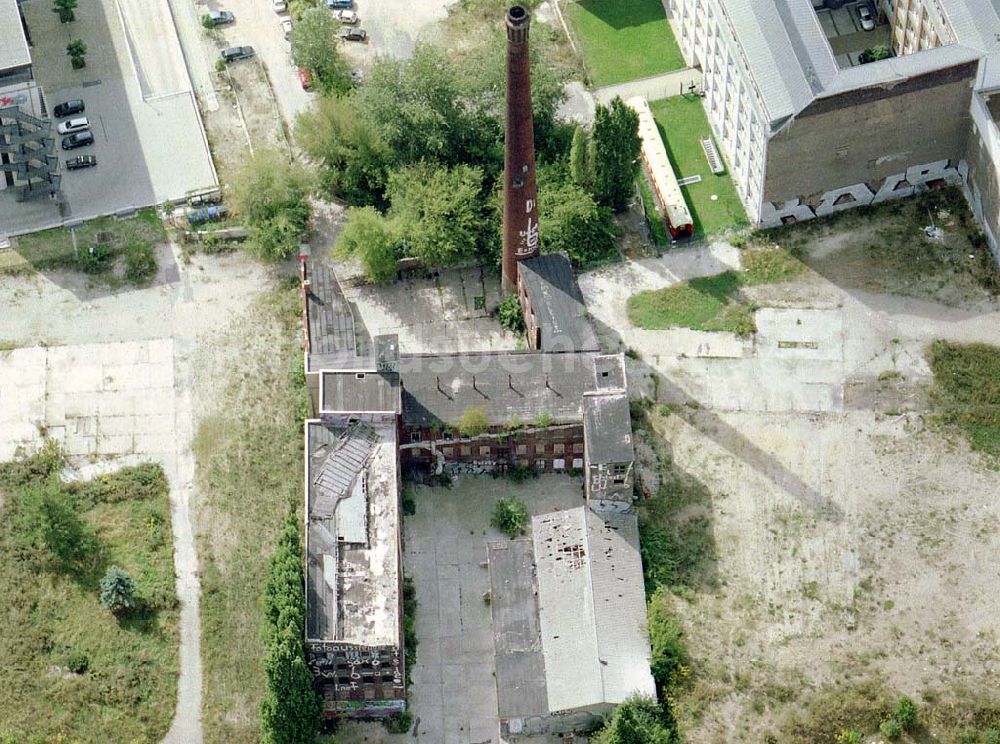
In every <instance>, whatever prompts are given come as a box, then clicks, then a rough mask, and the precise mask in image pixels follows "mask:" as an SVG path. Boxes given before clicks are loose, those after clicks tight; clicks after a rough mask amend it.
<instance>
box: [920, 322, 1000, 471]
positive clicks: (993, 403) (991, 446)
mask: <svg viewBox="0 0 1000 744" xmlns="http://www.w3.org/2000/svg"><path fill="white" fill-rule="evenodd" d="M928 361H929V362H930V365H931V370H932V371H933V372H934V382H935V388H934V391H933V394H932V396H931V401H932V403H933V405H934V408H935V410H936V412H937V414H938V416H939V417H940V418H941V420H943V421H945V422H947V423H950V424H956V425H957V426H958V427H959V428H961V429H962V430H963V431H964V432H965V434H966V436H967V437H968V438H969V443H970V444H971V445H972V448H973V449H975V450H979V451H981V452H983V453H985V454H986V456H987V457H988V458H989V460H990V463H991V464H992V465H993V466H994V467H1000V348H998V347H996V346H988V345H986V344H967V345H966V344H953V343H949V342H947V341H936V342H934V343H933V344H932V345H931V347H930V350H929V353H928Z"/></svg>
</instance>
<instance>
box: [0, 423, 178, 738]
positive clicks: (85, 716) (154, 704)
mask: <svg viewBox="0 0 1000 744" xmlns="http://www.w3.org/2000/svg"><path fill="white" fill-rule="evenodd" d="M61 468H62V456H61V453H60V451H59V449H58V447H57V446H56V445H55V444H54V443H53V442H51V441H49V442H46V444H45V446H44V447H43V448H42V449H41V450H40V451H39V452H38V453H37V454H35V455H32V456H30V457H27V458H24V459H21V460H17V461H14V462H9V463H3V464H0V505H2V512H0V596H2V597H3V600H2V603H3V615H4V630H3V633H2V634H0V741H17V742H22V741H23V742H34V741H39V742H40V741H46V742H47V741H159V740H160V739H161V738H162V737H163V735H164V734H165V733H166V731H167V728H168V726H169V724H170V720H171V717H172V716H173V713H174V705H175V700H176V681H177V670H178V659H177V622H178V612H177V599H176V595H175V593H174V565H173V543H172V539H171V533H170V511H169V505H168V501H167V482H166V479H165V477H164V475H163V472H162V470H161V469H160V467H159V466H158V465H141V466H138V467H134V468H125V469H122V470H119V471H117V472H115V473H111V474H108V475H104V476H101V477H99V478H97V479H94V480H91V481H84V482H73V483H62V482H61V481H60V479H59V471H60V470H61ZM102 577H104V579H105V580H102ZM109 609H110V610H111V611H110V612H109V611H108V610H109Z"/></svg>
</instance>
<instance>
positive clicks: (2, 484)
mask: <svg viewBox="0 0 1000 744" xmlns="http://www.w3.org/2000/svg"><path fill="white" fill-rule="evenodd" d="M62 462H63V457H62V450H61V449H59V444H58V443H57V442H56V441H55V440H54V439H46V440H45V444H44V445H43V446H42V448H41V449H40V450H39V451H38V452H36V453H35V454H33V455H31V456H29V457H25V458H24V459H22V460H13V461H11V462H4V463H0V489H5V488H10V489H13V488H19V487H21V486H26V485H28V484H29V483H36V482H38V481H43V480H45V479H47V478H48V477H49V476H51V475H53V474H55V473H58V472H59V470H61V469H62Z"/></svg>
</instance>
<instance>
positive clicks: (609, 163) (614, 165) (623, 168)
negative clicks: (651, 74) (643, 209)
mask: <svg viewBox="0 0 1000 744" xmlns="http://www.w3.org/2000/svg"><path fill="white" fill-rule="evenodd" d="M593 138H594V196H595V197H596V198H597V201H598V203H600V204H603V205H604V206H606V207H610V208H611V209H613V210H614V211H615V212H621V211H623V210H624V209H625V207H627V206H628V202H629V199H630V198H631V196H632V190H633V183H634V181H635V177H636V175H637V174H638V172H639V152H640V149H641V142H640V140H639V115H638V114H636V113H635V111H633V110H632V109H630V108H629V107H628V106H626V105H625V103H624V102H623V101H622V99H621V98H619V97H617V96H616V97H615V99H614V100H613V101H611V105H610V106H598V107H597V111H596V113H595V115H594V133H593Z"/></svg>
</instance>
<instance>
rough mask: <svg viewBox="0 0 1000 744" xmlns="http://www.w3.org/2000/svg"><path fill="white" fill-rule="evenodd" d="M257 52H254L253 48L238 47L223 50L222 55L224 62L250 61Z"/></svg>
mask: <svg viewBox="0 0 1000 744" xmlns="http://www.w3.org/2000/svg"><path fill="white" fill-rule="evenodd" d="M255 54H257V52H255V51H254V50H253V47H252V46H238V47H229V49H223V50H222V52H221V53H220V55H221V57H222V61H223V62H235V61H236V60H238V59H250V58H251V57H253V56H254V55H255Z"/></svg>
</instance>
